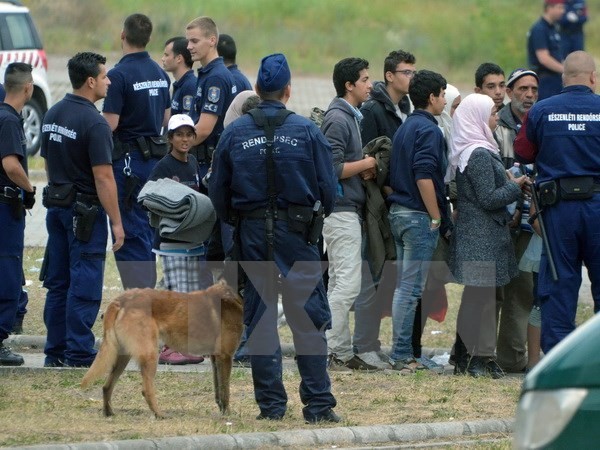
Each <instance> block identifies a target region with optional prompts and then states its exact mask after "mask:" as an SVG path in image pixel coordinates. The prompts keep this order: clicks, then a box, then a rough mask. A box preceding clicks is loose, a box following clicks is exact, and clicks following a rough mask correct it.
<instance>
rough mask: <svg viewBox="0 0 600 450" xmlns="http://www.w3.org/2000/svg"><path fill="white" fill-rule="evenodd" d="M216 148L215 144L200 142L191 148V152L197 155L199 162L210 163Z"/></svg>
mask: <svg viewBox="0 0 600 450" xmlns="http://www.w3.org/2000/svg"><path fill="white" fill-rule="evenodd" d="M214 150H215V148H214V147H213V146H209V145H206V144H200V145H195V146H193V147H192V148H190V150H189V153H190V154H191V155H194V156H195V157H196V160H198V163H204V164H210V162H211V161H212V154H213V152H214Z"/></svg>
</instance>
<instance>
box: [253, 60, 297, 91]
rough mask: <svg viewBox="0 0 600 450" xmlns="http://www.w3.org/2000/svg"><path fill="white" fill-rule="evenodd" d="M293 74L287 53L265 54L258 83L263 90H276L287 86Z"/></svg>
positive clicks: (259, 70)
mask: <svg viewBox="0 0 600 450" xmlns="http://www.w3.org/2000/svg"><path fill="white" fill-rule="evenodd" d="M291 76H292V75H291V73H290V66H288V63H287V60H286V59H285V55H283V54H282V53H274V54H272V55H269V56H265V57H264V58H263V59H262V61H261V62H260V67H259V69H258V76H257V77H256V84H257V85H258V87H259V89H260V90H261V91H263V92H275V91H279V90H281V89H283V88H284V87H286V86H287V85H288V83H289V82H290V79H291Z"/></svg>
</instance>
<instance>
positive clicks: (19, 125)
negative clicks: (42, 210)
mask: <svg viewBox="0 0 600 450" xmlns="http://www.w3.org/2000/svg"><path fill="white" fill-rule="evenodd" d="M0 143H1V144H0V161H1V160H2V159H3V158H5V157H6V156H10V155H16V156H17V158H19V162H20V163H21V166H23V170H25V173H27V156H26V155H27V150H26V140H25V133H24V132H23V119H22V117H21V115H20V114H19V113H18V112H17V111H16V110H15V109H14V108H13V107H12V106H10V105H9V104H8V103H0ZM0 186H10V187H13V188H14V187H17V185H16V184H15V183H13V182H12V180H11V179H10V178H8V175H6V172H5V171H4V168H3V167H2V164H0Z"/></svg>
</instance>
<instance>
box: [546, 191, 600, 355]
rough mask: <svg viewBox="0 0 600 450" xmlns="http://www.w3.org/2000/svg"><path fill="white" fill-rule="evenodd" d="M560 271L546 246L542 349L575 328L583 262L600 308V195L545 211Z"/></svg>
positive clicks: (550, 347)
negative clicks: (555, 274) (552, 267)
mask: <svg viewBox="0 0 600 450" xmlns="http://www.w3.org/2000/svg"><path fill="white" fill-rule="evenodd" d="M542 214H543V217H544V222H545V225H546V233H547V234H548V240H549V241H550V249H551V250H552V255H553V257H554V263H555V265H556V270H557V272H558V278H559V279H558V281H554V280H553V279H552V274H551V271H550V265H549V263H548V255H547V253H546V249H545V248H544V250H543V252H542V259H541V261H540V272H539V275H538V296H539V300H540V303H541V307H542V350H543V351H544V353H548V352H549V351H550V350H551V349H552V348H553V347H554V346H555V345H556V344H558V343H559V342H560V341H561V340H562V339H564V338H565V337H566V336H567V335H568V334H569V333H570V332H571V331H573V330H574V329H575V314H576V312H577V301H578V296H579V288H580V287H581V264H582V263H585V265H586V267H587V270H588V274H589V277H590V281H591V283H592V297H593V299H594V312H598V311H600V232H598V223H600V194H594V197H593V198H592V199H590V200H571V201H565V200H561V201H559V202H558V203H557V204H556V205H554V206H551V207H547V208H545V209H544V212H543V213H542Z"/></svg>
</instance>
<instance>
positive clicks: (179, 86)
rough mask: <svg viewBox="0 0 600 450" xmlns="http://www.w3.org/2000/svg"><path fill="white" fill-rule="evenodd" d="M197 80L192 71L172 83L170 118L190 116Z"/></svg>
mask: <svg viewBox="0 0 600 450" xmlns="http://www.w3.org/2000/svg"><path fill="white" fill-rule="evenodd" d="M197 83H198V79H197V78H196V75H194V71H193V70H192V69H190V70H188V71H187V72H186V73H185V74H184V75H183V76H182V77H181V78H180V79H179V80H177V81H175V82H174V83H173V99H172V100H171V116H174V115H175V114H187V115H188V116H189V115H190V112H191V110H192V107H193V105H194V97H195V95H196V84H197Z"/></svg>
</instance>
